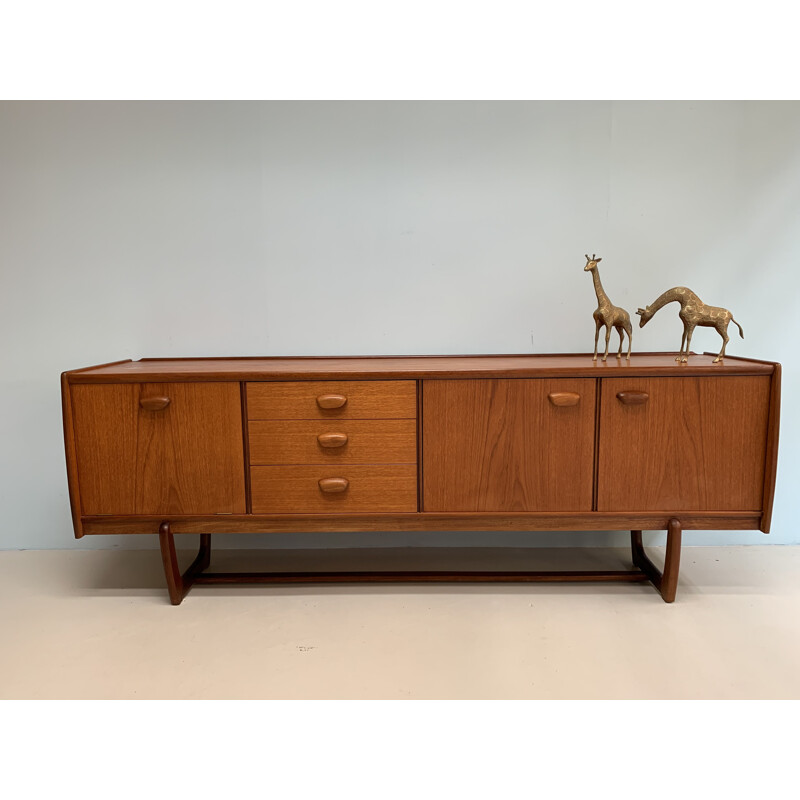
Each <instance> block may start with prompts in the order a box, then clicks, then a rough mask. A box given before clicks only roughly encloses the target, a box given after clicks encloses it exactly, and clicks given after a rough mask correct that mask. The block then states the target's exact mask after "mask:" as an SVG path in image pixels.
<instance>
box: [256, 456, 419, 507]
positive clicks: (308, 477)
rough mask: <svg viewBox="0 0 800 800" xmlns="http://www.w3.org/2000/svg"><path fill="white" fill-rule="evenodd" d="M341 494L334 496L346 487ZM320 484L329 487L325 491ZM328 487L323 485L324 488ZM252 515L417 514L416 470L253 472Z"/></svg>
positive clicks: (364, 468) (312, 468)
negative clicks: (326, 485)
mask: <svg viewBox="0 0 800 800" xmlns="http://www.w3.org/2000/svg"><path fill="white" fill-rule="evenodd" d="M342 479H344V481H346V487H347V488H345V489H344V490H343V491H335V490H336V489H341V488H342V487H343V486H344V483H343V481H342ZM320 481H323V482H328V487H327V488H329V489H333V490H334V491H323V488H322V487H321V485H320ZM323 485H324V484H323ZM250 490H251V497H252V505H253V513H254V514H326V513H327V514H337V513H347V512H362V511H363V512H393V511H396V512H402V511H416V510H417V467H416V465H415V464H378V465H358V466H352V465H343V466H332V467H326V466H270V467H251V468H250Z"/></svg>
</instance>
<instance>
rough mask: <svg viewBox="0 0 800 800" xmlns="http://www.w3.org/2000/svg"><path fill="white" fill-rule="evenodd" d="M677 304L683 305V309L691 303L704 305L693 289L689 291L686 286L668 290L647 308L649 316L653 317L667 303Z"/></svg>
mask: <svg viewBox="0 0 800 800" xmlns="http://www.w3.org/2000/svg"><path fill="white" fill-rule="evenodd" d="M676 302H677V303H680V304H681V308H683V307H684V306H685V305H686V304H687V303H689V302H694V303H698V304H700V305H703V301H702V300H701V299H700V298H699V297H698V296H697V295H696V294H695V293H694V292H693V291H692V290H691V289H687V288H686V287H685V286H676V287H675V288H674V289H668V290H667V291H666V292H664V294H662V295H660V296H659V297H657V298H656V299H655V300H654V301H653V303H652V304H651V305H649V306H648V307H647V311H648V312H649V316H650V317H652V316H653V314H655V313H656V311H658V310H659V309H660V308H663V307H664V306H665V305H667V303H676Z"/></svg>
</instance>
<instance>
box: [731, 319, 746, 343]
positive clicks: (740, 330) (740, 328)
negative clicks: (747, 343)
mask: <svg viewBox="0 0 800 800" xmlns="http://www.w3.org/2000/svg"><path fill="white" fill-rule="evenodd" d="M731 322H732V323H733V324H734V325H735V326H736V327H737V328H738V329H739V336H741V337H742V339H744V331H743V330H742V326H741V325H740V324H739V323H738V322H737V321H736V320H735V319H734V318H733V314H731Z"/></svg>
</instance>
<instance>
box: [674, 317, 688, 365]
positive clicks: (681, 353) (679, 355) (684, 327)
mask: <svg viewBox="0 0 800 800" xmlns="http://www.w3.org/2000/svg"><path fill="white" fill-rule="evenodd" d="M685 343H686V326H685V325H684V326H683V336H681V349H680V350H678V355H677V356H675V360H676V361H680V360H681V359H682V358H683V345H684V344H685Z"/></svg>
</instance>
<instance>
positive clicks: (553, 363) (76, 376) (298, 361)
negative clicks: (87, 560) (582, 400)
mask: <svg viewBox="0 0 800 800" xmlns="http://www.w3.org/2000/svg"><path fill="white" fill-rule="evenodd" d="M714 355H715V354H711V353H703V354H702V355H701V354H696V353H693V354H692V355H691V356H690V358H689V362H688V363H686V364H681V363H678V362H676V361H675V354H674V353H638V354H633V355H632V356H631V360H630V362H628V361H626V359H621V360H618V359H617V358H613V359H612V358H609V359H608V361H606V362H602V361H600V360H599V359H598V360H597V361H593V360H592V356H591V355H590V354H588V353H563V354H544V353H541V354H540V353H536V354H527V353H516V354H509V355H456V356H435V355H427V356H321V357H315V356H291V357H281V356H267V357H263V358H257V357H247V356H240V357H233V358H163V359H142V360H140V361H131V360H127V361H118V362H114V363H112V364H102V365H99V366H96V367H84V368H83V369H79V370H72V371H70V372H67V373H65V374H66V376H67V378H68V380H69V382H70V383H129V382H139V381H155V382H160V381H198V380H200V381H211V380H217V381H224V380H236V381H242V380H243V381H248V380H252V381H258V380H262V381H266V380H272V381H280V380H347V379H354V380H370V379H371V380H381V379H407V380H415V379H421V378H458V377H472V378H476V377H483V378H504V377H505V378H515V377H516V378H525V377H542V378H544V377H550V376H575V377H612V376H614V377H626V376H630V377H637V376H675V375H684V376H699V375H713V374H721V375H768V374H771V373H772V372H773V370H774V369H775V362H770V361H759V360H756V359H748V358H737V357H734V356H729V357H726V359H725V361H724V362H721V363H718V364H714V363H713V357H714Z"/></svg>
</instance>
